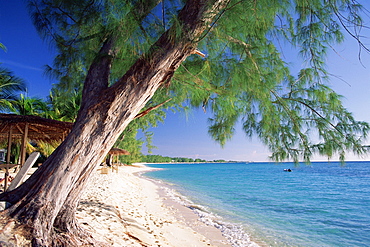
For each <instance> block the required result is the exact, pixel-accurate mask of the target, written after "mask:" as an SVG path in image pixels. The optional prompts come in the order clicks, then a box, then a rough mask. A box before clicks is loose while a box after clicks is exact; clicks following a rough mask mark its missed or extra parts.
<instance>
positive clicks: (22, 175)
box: [7, 152, 40, 191]
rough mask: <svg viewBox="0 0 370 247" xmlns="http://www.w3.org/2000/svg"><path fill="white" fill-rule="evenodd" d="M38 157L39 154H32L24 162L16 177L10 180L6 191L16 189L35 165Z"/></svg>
mask: <svg viewBox="0 0 370 247" xmlns="http://www.w3.org/2000/svg"><path fill="white" fill-rule="evenodd" d="M39 156H40V153H39V152H33V153H32V154H31V155H30V156H29V157H28V158H27V160H26V162H25V163H24V165H23V166H22V168H21V169H20V170H19V172H18V173H17V175H16V176H15V177H14V179H13V180H12V183H11V184H10V186H9V188H8V189H7V191H11V190H14V189H15V188H17V187H18V186H19V185H20V184H21V183H23V179H24V178H25V177H26V175H27V172H28V171H29V170H30V169H31V167H32V166H33V165H34V164H35V162H36V160H37V159H38V157H39Z"/></svg>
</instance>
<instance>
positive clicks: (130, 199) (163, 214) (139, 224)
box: [76, 163, 232, 247]
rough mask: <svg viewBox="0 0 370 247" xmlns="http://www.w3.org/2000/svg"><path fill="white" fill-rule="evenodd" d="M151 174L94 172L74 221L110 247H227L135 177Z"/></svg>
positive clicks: (140, 168) (124, 169)
mask: <svg viewBox="0 0 370 247" xmlns="http://www.w3.org/2000/svg"><path fill="white" fill-rule="evenodd" d="M155 169H156V168H151V167H148V166H145V164H143V163H140V164H134V165H133V166H121V167H119V171H118V172H117V173H116V172H110V173H109V174H100V171H99V170H98V171H96V172H95V173H94V175H93V178H92V179H91V182H90V184H89V186H88V188H87V189H86V190H85V192H84V194H83V196H82V197H81V202H80V204H79V207H78V211H77V214H76V217H77V220H78V222H79V223H80V224H81V225H82V226H83V227H84V228H85V229H87V230H88V231H89V232H90V233H91V235H92V236H93V237H94V238H95V239H97V240H99V241H102V242H106V243H108V244H110V245H111V246H173V247H178V246H220V247H230V246H232V245H231V243H230V242H229V241H228V240H227V239H226V237H224V236H223V235H222V232H221V230H220V229H217V228H216V227H214V226H210V225H207V224H205V223H203V222H201V221H200V220H199V216H198V215H196V214H195V213H194V212H193V211H192V210H191V209H190V208H188V207H186V206H184V205H181V204H180V203H179V202H177V201H175V200H174V199H172V198H170V197H169V196H168V195H167V193H166V192H165V190H164V189H163V188H162V186H163V185H160V184H158V183H157V182H155V181H153V180H151V179H149V178H146V177H143V176H141V174H143V173H145V172H148V171H153V170H155Z"/></svg>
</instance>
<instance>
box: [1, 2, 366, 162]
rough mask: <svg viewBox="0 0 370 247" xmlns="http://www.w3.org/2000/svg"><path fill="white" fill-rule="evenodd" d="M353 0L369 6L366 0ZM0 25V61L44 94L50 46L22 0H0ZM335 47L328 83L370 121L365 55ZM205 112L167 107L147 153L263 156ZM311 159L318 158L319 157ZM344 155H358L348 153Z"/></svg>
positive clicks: (352, 46)
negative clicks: (222, 139)
mask: <svg viewBox="0 0 370 247" xmlns="http://www.w3.org/2000/svg"><path fill="white" fill-rule="evenodd" d="M359 2H361V3H363V4H364V5H365V6H367V8H368V9H370V3H369V2H368V1H366V0H362V1H359ZM367 18H368V19H366V20H365V24H367V25H368V26H370V17H367ZM0 27H1V28H0V42H1V43H3V44H4V45H5V46H6V47H7V51H6V52H4V51H0V63H2V66H4V67H7V68H9V69H11V70H12V71H14V73H15V74H16V75H17V76H19V77H21V78H23V79H25V80H26V82H27V86H28V96H30V97H41V98H44V97H46V96H47V95H48V94H49V90H50V88H51V86H52V82H51V81H50V80H49V79H48V78H46V77H45V76H44V75H43V66H44V65H46V64H51V63H52V60H53V52H52V49H51V47H50V45H49V44H48V43H47V42H44V41H42V40H41V39H40V37H39V36H38V35H37V33H36V30H35V28H34V27H33V25H32V23H31V21H30V18H29V15H28V12H27V8H26V4H25V3H24V1H21V0H13V1H5V0H0ZM365 31H366V30H365ZM365 31H364V34H365V35H367V36H368V37H369V38H370V32H367V33H366V32H365ZM364 43H365V44H367V45H368V47H370V39H367V38H365V39H364ZM335 50H336V52H331V53H330V55H329V57H328V60H327V65H328V70H329V71H330V72H331V73H332V74H334V75H335V77H333V78H332V80H331V85H332V86H333V88H334V89H335V90H336V91H337V92H338V93H339V94H341V95H343V96H344V97H345V99H344V105H345V106H346V107H347V108H348V109H349V110H350V111H352V112H353V113H354V115H355V117H356V119H358V120H363V121H367V122H370V114H369V110H368V109H369V108H370V55H369V54H366V52H363V53H362V57H361V58H362V64H361V63H360V62H359V59H358V51H359V49H358V45H357V43H356V42H355V41H354V40H352V39H351V38H350V37H347V39H346V41H345V42H344V43H343V44H341V45H340V46H337V47H335ZM284 55H285V56H287V57H291V60H292V64H293V65H294V66H301V64H300V60H299V59H297V60H295V59H294V58H295V56H294V55H292V54H291V52H290V51H289V50H287V51H284ZM339 78H340V79H339ZM208 117H210V115H208V114H205V113H204V112H203V111H202V110H194V111H193V112H192V113H189V114H187V115H185V114H184V113H171V112H170V113H168V116H167V119H166V121H165V123H164V124H159V126H158V127H157V128H155V129H153V132H154V143H153V144H154V145H155V146H157V147H158V148H157V149H155V150H153V154H160V155H164V156H171V157H190V158H201V159H206V160H214V159H226V160H241V161H246V160H248V161H267V160H268V155H269V151H268V150H267V148H265V147H264V146H263V145H262V144H261V143H260V142H259V141H258V140H257V138H252V139H251V140H250V139H249V138H246V137H245V136H244V134H243V132H242V130H241V129H240V127H239V128H237V132H236V135H235V136H234V138H233V139H232V140H231V141H230V142H228V143H227V144H226V146H225V147H224V148H221V147H220V146H219V145H218V144H217V143H215V142H214V141H213V140H212V139H211V138H210V136H209V135H208V134H207V119H208ZM316 159H317V160H323V158H320V157H316ZM348 159H351V160H357V159H359V158H357V157H354V156H351V155H349V156H348ZM366 159H369V157H366Z"/></svg>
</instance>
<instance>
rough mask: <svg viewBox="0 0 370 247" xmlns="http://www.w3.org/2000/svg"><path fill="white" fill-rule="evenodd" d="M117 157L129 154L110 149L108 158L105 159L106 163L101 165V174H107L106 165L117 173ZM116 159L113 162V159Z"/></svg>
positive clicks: (118, 149) (120, 150) (128, 153)
mask: <svg viewBox="0 0 370 247" xmlns="http://www.w3.org/2000/svg"><path fill="white" fill-rule="evenodd" d="M119 155H130V152H129V151H127V150H124V149H121V148H112V149H111V150H110V151H109V152H108V157H107V159H106V162H105V163H104V165H103V168H102V169H101V173H102V174H107V173H108V167H107V165H109V166H111V168H112V171H114V170H116V172H118V166H119V161H118V156H119ZM115 157H116V162H114V158H115Z"/></svg>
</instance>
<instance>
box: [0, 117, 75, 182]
mask: <svg viewBox="0 0 370 247" xmlns="http://www.w3.org/2000/svg"><path fill="white" fill-rule="evenodd" d="M72 126H73V123H70V122H61V121H57V120H52V119H46V118H42V117H37V116H23V115H15V114H0V142H3V143H4V142H7V150H6V160H5V163H6V164H3V165H2V166H4V168H6V172H5V186H4V187H5V188H4V189H6V188H7V182H8V175H9V168H10V166H14V164H10V155H11V153H10V152H11V145H12V143H13V141H15V140H17V141H21V152H20V157H21V159H20V164H16V165H20V166H22V165H23V164H24V162H25V160H26V144H27V141H29V140H32V141H44V142H52V141H63V140H64V138H65V137H66V136H67V134H68V133H69V132H70V131H71V129H72Z"/></svg>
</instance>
